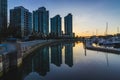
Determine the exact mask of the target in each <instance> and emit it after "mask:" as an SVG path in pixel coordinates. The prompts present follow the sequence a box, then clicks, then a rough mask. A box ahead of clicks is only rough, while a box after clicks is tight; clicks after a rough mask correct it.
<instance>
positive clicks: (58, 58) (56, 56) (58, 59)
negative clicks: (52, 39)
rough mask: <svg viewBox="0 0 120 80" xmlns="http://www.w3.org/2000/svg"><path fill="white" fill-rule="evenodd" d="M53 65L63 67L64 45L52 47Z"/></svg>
mask: <svg viewBox="0 0 120 80" xmlns="http://www.w3.org/2000/svg"><path fill="white" fill-rule="evenodd" d="M51 63H53V64H55V65H56V66H61V64H62V44H60V45H52V46H51Z"/></svg>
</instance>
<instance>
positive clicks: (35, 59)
mask: <svg viewBox="0 0 120 80" xmlns="http://www.w3.org/2000/svg"><path fill="white" fill-rule="evenodd" d="M63 46H64V49H65V50H64V51H65V64H66V65H68V66H69V67H72V66H73V46H74V45H73V44H59V45H56V44H55V45H54V44H53V45H51V46H46V47H43V48H39V49H38V50H36V51H34V52H33V53H32V55H31V56H28V57H27V58H25V59H23V64H22V67H21V68H20V71H19V74H18V75H19V76H21V77H20V78H19V79H18V80H24V79H26V80H27V79H28V78H29V76H32V75H33V76H32V77H35V76H36V75H37V76H38V75H39V76H40V77H42V76H46V75H47V72H49V71H50V60H51V63H52V64H54V65H56V66H58V67H60V66H61V64H62V48H63ZM49 49H50V50H49ZM49 51H51V52H49ZM50 53H51V57H49V54H50ZM34 73H35V74H34ZM31 74H32V75H31Z"/></svg>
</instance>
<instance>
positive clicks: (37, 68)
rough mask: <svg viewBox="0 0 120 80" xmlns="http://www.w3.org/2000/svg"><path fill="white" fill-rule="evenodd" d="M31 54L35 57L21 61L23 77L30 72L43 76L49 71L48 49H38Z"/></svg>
mask: <svg viewBox="0 0 120 80" xmlns="http://www.w3.org/2000/svg"><path fill="white" fill-rule="evenodd" d="M33 54H35V55H34V56H31V57H29V58H28V59H25V60H24V61H23V71H24V72H23V77H25V76H27V75H29V73H31V72H37V73H39V75H41V76H45V75H46V74H47V72H49V71H50V63H49V47H44V48H40V49H39V50H37V51H36V52H35V53H33Z"/></svg>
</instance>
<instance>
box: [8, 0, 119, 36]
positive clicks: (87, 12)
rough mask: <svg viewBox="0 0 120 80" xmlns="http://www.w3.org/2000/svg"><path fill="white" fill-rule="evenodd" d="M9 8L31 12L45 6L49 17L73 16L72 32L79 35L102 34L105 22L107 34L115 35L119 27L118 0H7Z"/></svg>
mask: <svg viewBox="0 0 120 80" xmlns="http://www.w3.org/2000/svg"><path fill="white" fill-rule="evenodd" d="M8 1H9V8H10V9H11V8H13V7H14V6H21V5H22V6H24V7H25V8H27V9H29V10H30V11H31V12H32V11H33V10H35V9H37V8H38V7H41V6H45V7H46V8H47V9H48V10H50V17H53V16H55V15H56V14H60V15H61V16H62V17H64V16H66V15H67V14H68V13H72V14H73V15H74V16H73V18H74V32H75V33H77V34H78V33H79V34H83V33H84V34H86V35H89V34H93V33H94V34H95V32H96V29H98V34H104V32H105V25H106V22H108V23H109V30H108V32H109V33H116V32H117V27H119V26H120V22H119V21H120V9H119V8H120V5H119V4H120V0H8Z"/></svg>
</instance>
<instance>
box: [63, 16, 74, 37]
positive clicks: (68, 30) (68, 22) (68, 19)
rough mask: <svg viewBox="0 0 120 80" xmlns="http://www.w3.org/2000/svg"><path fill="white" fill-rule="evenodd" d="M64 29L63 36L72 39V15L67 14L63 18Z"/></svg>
mask: <svg viewBox="0 0 120 80" xmlns="http://www.w3.org/2000/svg"><path fill="white" fill-rule="evenodd" d="M64 27H65V35H68V36H69V37H73V29H72V27H73V23H72V14H68V15H67V16H65V17H64Z"/></svg>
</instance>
